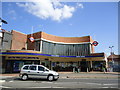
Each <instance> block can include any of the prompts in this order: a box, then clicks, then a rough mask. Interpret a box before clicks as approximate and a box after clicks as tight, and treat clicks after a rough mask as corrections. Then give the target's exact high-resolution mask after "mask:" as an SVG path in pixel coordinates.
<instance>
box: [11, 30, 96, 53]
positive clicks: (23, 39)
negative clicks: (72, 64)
mask: <svg viewBox="0 0 120 90" xmlns="http://www.w3.org/2000/svg"><path fill="white" fill-rule="evenodd" d="M12 34H13V37H12V46H11V49H12V50H21V49H22V48H27V50H34V49H35V48H34V47H35V46H34V45H35V43H34V42H31V41H30V39H29V38H30V37H31V36H33V37H34V39H45V40H48V41H54V42H61V43H86V42H90V43H92V42H93V39H92V38H91V36H84V37H59V36H54V35H50V34H47V33H45V32H37V33H33V34H32V35H31V34H28V35H26V34H23V33H20V32H17V31H15V30H12ZM26 43H27V47H26ZM91 48H92V53H93V52H94V46H93V45H92V47H91Z"/></svg>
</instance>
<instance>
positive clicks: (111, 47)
mask: <svg viewBox="0 0 120 90" xmlns="http://www.w3.org/2000/svg"><path fill="white" fill-rule="evenodd" d="M113 47H114V46H109V48H110V49H111V56H112V71H113V65H114V60H113V50H112V49H113Z"/></svg>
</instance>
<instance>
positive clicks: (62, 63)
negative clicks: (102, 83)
mask: <svg viewBox="0 0 120 90" xmlns="http://www.w3.org/2000/svg"><path fill="white" fill-rule="evenodd" d="M1 55H2V56H3V57H5V58H4V59H3V63H4V64H3V65H4V69H5V73H16V72H20V68H21V67H22V66H23V65H25V64H38V65H39V64H42V65H44V66H46V67H48V68H49V69H52V70H55V71H69V72H72V71H73V70H74V68H78V69H79V71H80V72H88V71H92V70H99V69H98V67H97V66H99V65H100V63H102V62H105V63H106V60H105V55H104V53H100V54H92V55H90V56H61V55H57V56H55V55H50V54H42V53H36V52H34V51H32V52H28V51H27V50H26V51H23V50H22V51H21V50H20V51H19V50H17V51H13V50H12V51H11V52H10V51H9V52H3V53H1ZM96 68H97V69H96Z"/></svg>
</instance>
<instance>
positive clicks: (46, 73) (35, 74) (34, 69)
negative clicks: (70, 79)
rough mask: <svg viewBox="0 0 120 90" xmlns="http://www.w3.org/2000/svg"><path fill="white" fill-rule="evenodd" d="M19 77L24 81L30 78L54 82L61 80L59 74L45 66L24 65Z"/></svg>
mask: <svg viewBox="0 0 120 90" xmlns="http://www.w3.org/2000/svg"><path fill="white" fill-rule="evenodd" d="M19 76H20V78H21V79H22V80H27V79H28V78H41V79H47V80H49V81H53V80H57V79H58V78H59V74H58V73H57V72H55V71H52V70H49V69H48V68H47V67H45V66H43V65H23V67H22V68H21V71H20V74H19Z"/></svg>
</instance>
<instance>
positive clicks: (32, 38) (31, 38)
mask: <svg viewBox="0 0 120 90" xmlns="http://www.w3.org/2000/svg"><path fill="white" fill-rule="evenodd" d="M29 39H30V41H31V42H34V37H33V26H32V30H31V36H30V38H29Z"/></svg>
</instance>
